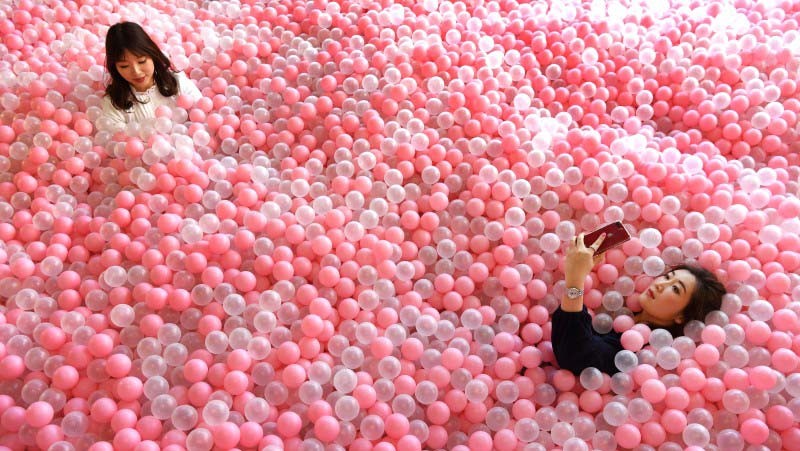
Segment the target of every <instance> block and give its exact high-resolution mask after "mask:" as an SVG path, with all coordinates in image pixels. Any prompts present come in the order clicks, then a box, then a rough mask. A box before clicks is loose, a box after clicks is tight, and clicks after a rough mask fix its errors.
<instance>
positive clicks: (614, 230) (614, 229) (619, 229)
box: [583, 221, 631, 255]
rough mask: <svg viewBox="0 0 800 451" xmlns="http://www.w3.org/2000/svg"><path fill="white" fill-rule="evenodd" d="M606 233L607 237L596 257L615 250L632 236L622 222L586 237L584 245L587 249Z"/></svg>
mask: <svg viewBox="0 0 800 451" xmlns="http://www.w3.org/2000/svg"><path fill="white" fill-rule="evenodd" d="M604 233H605V234H606V237H605V239H604V240H603V243H602V244H600V247H599V248H598V249H597V252H595V255H600V254H602V253H604V252H606V251H607V250H609V249H613V248H615V247H617V246H619V245H620V244H622V243H624V242H626V241H628V240H630V239H631V236H630V234H628V231H627V230H625V226H624V225H622V222H620V221H617V222H612V223H611V224H608V225H605V226H603V227H601V228H599V229H597V230H595V231H593V232H589V233H587V234H586V235H584V236H583V244H584V245H585V246H586V247H589V246H591V245H592V244H594V242H595V241H597V239H598V238H600V235H602V234H604Z"/></svg>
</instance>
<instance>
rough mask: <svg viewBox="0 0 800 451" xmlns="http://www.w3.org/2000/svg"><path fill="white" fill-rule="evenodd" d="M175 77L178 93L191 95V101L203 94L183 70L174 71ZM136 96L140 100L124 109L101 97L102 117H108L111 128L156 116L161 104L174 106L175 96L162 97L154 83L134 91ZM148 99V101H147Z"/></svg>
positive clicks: (109, 99)
mask: <svg viewBox="0 0 800 451" xmlns="http://www.w3.org/2000/svg"><path fill="white" fill-rule="evenodd" d="M174 75H175V78H177V79H178V94H185V95H188V96H189V97H191V99H192V101H197V100H198V99H200V97H202V96H203V95H202V94H201V93H200V90H199V89H197V86H195V84H194V82H192V80H190V79H189V78H188V77H187V76H186V75H184V73H183V72H175V73H174ZM134 94H135V95H136V98H137V99H139V100H140V101H141V102H144V103H141V102H133V106H132V107H131V108H130V109H129V110H127V111H125V110H120V109H117V108H116V107H115V106H114V104H112V103H111V98H110V97H108V96H105V97H103V117H106V118H108V119H109V122H110V123H111V126H112V127H113V128H123V127H125V124H128V123H130V122H139V121H141V120H143V119H147V118H154V117H156V109H157V108H158V107H160V106H161V105H166V106H168V107H170V108H173V107H175V100H176V99H175V97H176V96H172V97H164V96H163V95H161V93H160V92H159V91H158V86H156V85H155V84H154V85H153V86H152V87H150V89H148V90H147V91H144V92H138V91H137V92H135V93H134ZM148 99H149V101H148Z"/></svg>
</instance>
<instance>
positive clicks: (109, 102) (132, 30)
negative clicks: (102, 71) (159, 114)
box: [103, 22, 202, 130]
mask: <svg viewBox="0 0 800 451" xmlns="http://www.w3.org/2000/svg"><path fill="white" fill-rule="evenodd" d="M106 67H107V69H108V73H109V74H111V83H110V84H109V85H108V87H107V88H106V96H105V97H104V98H103V117H104V118H106V120H105V121H104V122H105V123H106V124H108V126H110V127H112V128H114V129H117V130H121V129H122V128H124V127H125V124H127V123H129V122H138V121H141V120H142V119H146V118H154V117H155V115H156V109H157V108H158V107H159V106H162V105H166V106H169V107H173V106H175V98H176V96H178V95H180V94H183V95H187V96H189V97H190V98H191V100H192V101H197V100H198V99H199V98H200V97H202V94H200V90H199V89H197V86H195V85H194V83H193V82H192V81H191V80H190V79H189V78H188V77H186V75H184V74H183V73H182V72H175V71H173V70H172V63H171V62H170V61H169V58H167V57H166V56H165V55H164V54H163V53H162V52H161V50H160V49H159V48H158V46H157V45H156V44H155V42H153V40H152V39H150V36H148V34H147V33H146V32H145V31H144V30H143V29H142V27H140V26H139V25H138V24H136V23H133V22H120V23H118V24H116V25H113V26H111V28H109V29H108V34H107V35H106Z"/></svg>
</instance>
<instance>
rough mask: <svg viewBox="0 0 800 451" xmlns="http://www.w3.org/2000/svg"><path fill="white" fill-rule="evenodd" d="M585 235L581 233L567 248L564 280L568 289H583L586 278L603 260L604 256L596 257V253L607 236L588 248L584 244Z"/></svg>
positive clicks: (601, 237)
mask: <svg viewBox="0 0 800 451" xmlns="http://www.w3.org/2000/svg"><path fill="white" fill-rule="evenodd" d="M583 235H584V234H582V233H581V234H580V235H578V236H576V237H575V238H573V239H572V240H570V243H569V247H568V248H567V258H566V260H565V262H564V279H565V281H566V282H567V286H568V287H576V288H582V287H583V282H584V280H585V279H586V276H587V275H589V273H590V272H591V271H592V268H593V267H594V265H596V264H597V263H599V262H600V261H601V260H602V259H603V254H599V255H595V252H596V251H597V249H598V248H599V247H600V245H601V244H603V240H605V238H606V235H605V234H603V235H600V238H598V239H597V241H595V242H594V243H592V245H591V246H588V247H587V246H586V245H585V244H584V242H583Z"/></svg>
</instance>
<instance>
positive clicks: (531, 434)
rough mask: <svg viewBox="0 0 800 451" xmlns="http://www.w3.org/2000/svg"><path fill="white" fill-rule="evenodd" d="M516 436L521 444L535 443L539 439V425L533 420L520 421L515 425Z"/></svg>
mask: <svg viewBox="0 0 800 451" xmlns="http://www.w3.org/2000/svg"><path fill="white" fill-rule="evenodd" d="M514 434H515V435H516V436H517V439H518V440H519V441H521V442H524V443H530V442H533V441H535V440H536V439H537V438H538V437H539V425H538V424H537V423H536V421H535V420H533V419H531V418H523V419H520V420H519V421H517V422H516V424H514Z"/></svg>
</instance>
